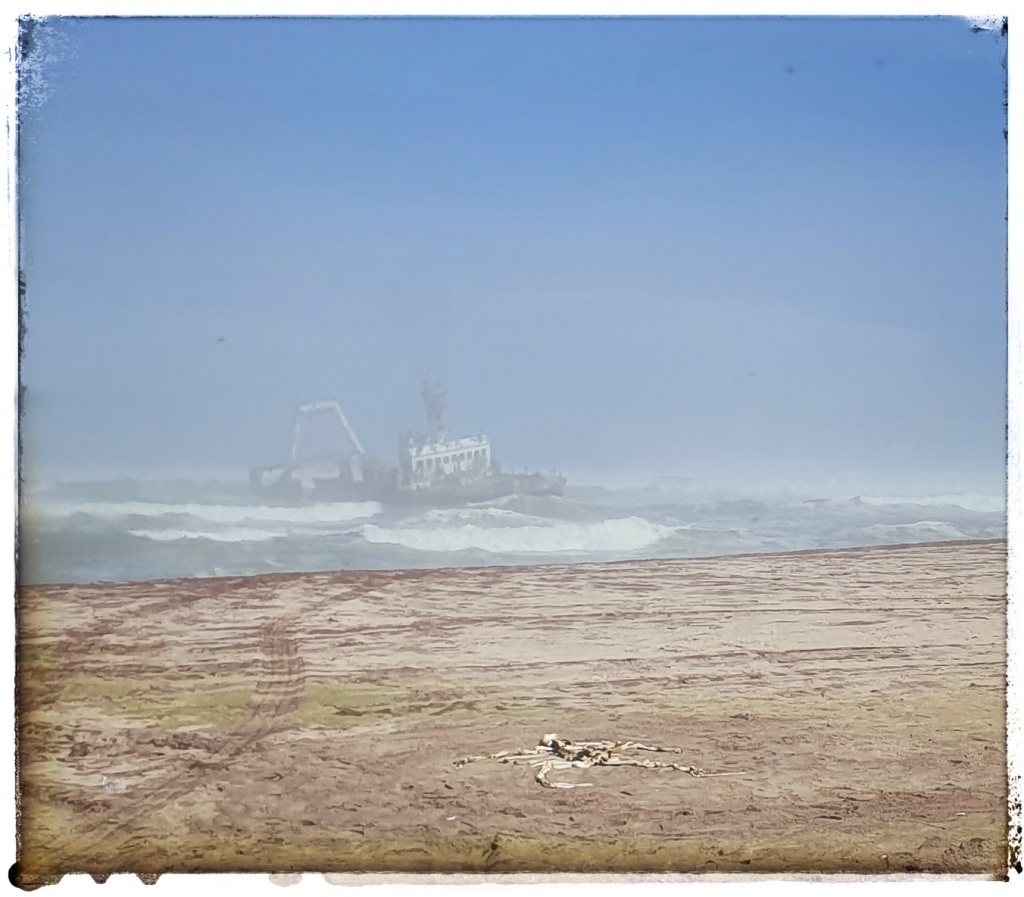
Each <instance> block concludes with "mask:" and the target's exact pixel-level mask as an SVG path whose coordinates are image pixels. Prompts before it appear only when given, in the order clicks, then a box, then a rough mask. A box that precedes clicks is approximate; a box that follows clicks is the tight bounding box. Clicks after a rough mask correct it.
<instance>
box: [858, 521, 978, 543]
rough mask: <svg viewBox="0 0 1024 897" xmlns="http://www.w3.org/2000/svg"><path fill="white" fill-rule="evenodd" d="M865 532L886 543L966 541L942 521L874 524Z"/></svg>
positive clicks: (960, 534) (954, 529) (963, 536)
mask: <svg viewBox="0 0 1024 897" xmlns="http://www.w3.org/2000/svg"><path fill="white" fill-rule="evenodd" d="M864 531H865V532H867V533H869V534H870V535H872V536H873V537H875V538H876V539H879V540H883V541H886V542H901V541H906V540H908V539H909V540H911V541H914V542H925V541H932V540H947V539H950V540H951V539H967V538H970V537H969V536H967V535H965V534H964V533H962V532H960V530H958V529H957V528H956V527H955V526H953V525H952V524H949V523H946V522H945V521H942V520H918V521H917V522H916V523H875V524H873V525H872V526H868V527H865V530H864Z"/></svg>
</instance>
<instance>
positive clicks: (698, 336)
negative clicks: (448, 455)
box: [20, 19, 1006, 485]
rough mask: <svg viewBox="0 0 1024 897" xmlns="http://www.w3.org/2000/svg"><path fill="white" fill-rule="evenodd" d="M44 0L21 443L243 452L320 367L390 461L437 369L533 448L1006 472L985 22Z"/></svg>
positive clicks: (475, 418) (700, 464) (166, 457)
mask: <svg viewBox="0 0 1024 897" xmlns="http://www.w3.org/2000/svg"><path fill="white" fill-rule="evenodd" d="M44 28H45V30H48V31H49V32H50V34H51V35H52V34H53V33H57V34H60V35H64V36H66V40H64V41H62V42H60V46H61V47H62V50H61V53H62V55H63V58H62V59H57V60H54V61H51V62H49V63H48V64H47V65H46V66H45V67H44V74H45V76H46V80H47V83H48V87H49V89H50V91H51V93H50V95H49V96H48V98H47V99H46V100H45V102H42V103H39V104H38V105H36V106H35V107H33V108H30V109H27V110H26V111H25V113H24V114H23V115H22V118H21V127H22V132H21V137H22V150H21V177H22V180H21V191H20V203H21V210H22V217H23V223H24V229H23V234H24V243H23V246H22V256H23V265H24V268H25V271H26V278H27V283H28V292H27V306H28V310H29V317H28V320H27V326H28V335H27V339H26V343H25V362H24V369H23V383H24V384H25V385H26V386H27V387H28V391H29V394H28V401H27V405H26V414H25V417H24V422H23V423H24V439H25V453H26V457H27V458H28V459H30V460H31V461H32V463H36V464H38V465H44V464H51V463H52V464H62V465H75V464H111V465H127V466H138V467H143V466H147V465H160V466H164V465H168V466H187V465H210V466H239V467H244V466H245V465H247V464H248V463H250V462H251V461H255V460H260V459H268V458H271V457H274V456H275V455H278V454H281V453H283V451H284V450H285V449H286V447H287V441H288V428H289V426H290V424H289V420H290V413H291V407H292V405H293V404H295V403H298V402H302V401H307V400H310V399H315V398H321V397H328V396H333V397H336V398H337V399H339V400H340V401H341V403H342V405H343V406H344V407H345V409H346V411H347V412H348V415H349V418H350V419H351V421H352V423H353V425H354V426H355V427H356V430H357V431H358V432H359V434H360V437H361V438H362V439H363V442H364V443H365V444H366V445H367V447H368V448H370V449H371V450H373V451H374V452H376V453H378V454H380V455H381V456H382V457H384V458H386V459H389V460H390V459H391V458H392V457H393V456H394V439H395V435H396V434H397V432H398V431H399V430H401V429H405V428H408V427H410V426H415V425H418V424H419V423H420V420H421V410H420V408H419V406H418V395H417V392H418V372H419V371H421V370H423V369H431V370H433V371H434V372H435V374H436V375H437V376H438V377H439V378H440V379H441V380H442V381H444V382H445V383H446V385H447V386H448V387H449V390H450V397H451V415H450V417H451V422H452V424H453V425H454V427H455V428H456V429H466V430H473V431H475V430H477V429H483V430H486V431H487V432H488V433H489V434H490V435H491V437H492V439H493V440H494V441H495V443H496V451H497V454H498V455H499V457H502V458H503V459H505V461H506V463H508V464H510V465H512V466H521V465H531V466H536V467H541V468H561V469H565V470H569V471H572V470H585V471H596V472H600V471H618V472H622V471H636V472H637V473H638V475H640V474H643V475H646V474H648V473H651V474H653V473H664V474H677V475H695V476H701V475H705V474H711V473H713V472H714V473H718V474H722V473H729V472H742V474H741V475H742V477H743V478H744V479H757V478H758V477H759V476H763V477H764V478H765V479H772V478H776V477H782V476H794V475H799V474H804V473H808V472H813V473H815V474H820V475H828V474H839V473H844V474H849V473H854V474H864V475H866V476H867V475H870V476H877V477H883V478H889V479H892V480H898V479H899V478H900V477H902V476H905V475H909V474H911V473H913V474H914V475H921V474H925V475H934V477H935V478H936V480H938V481H943V479H945V480H948V481H949V483H951V484H953V485H955V484H956V482H976V481H978V480H984V481H987V482H993V481H994V482H998V481H999V478H1000V477H1001V474H1002V466H1003V457H1004V428H1005V392H1006V371H1005V353H1006V342H1005V251H1006V242H1005V219H1004V214H1005V202H1006V162H1005V152H1006V144H1005V141H1004V138H1003V127H1004V114H1003V108H1002V102H1003V87H1004V83H1005V71H1004V70H1003V68H1002V65H1001V62H1002V58H1003V53H1004V49H1005V47H1004V45H1003V44H1002V43H1001V42H1000V41H999V40H998V39H997V38H996V37H995V36H994V35H992V34H991V33H979V34H975V33H972V32H971V30H970V28H969V26H968V24H967V23H966V22H964V21H963V20H957V19H906V20H898V19H888V20H883V19H805V20H796V19H789V20H786V19H645V20H629V19H604V20H594V19H591V20H581V19H566V20H535V19H534V20H531V19H521V20H509V19H491V20H452V19H439V20H403V19H389V20H383V19H312V20H297V19H266V20H244V19H196V20H157V19H122V20H117V19H92V20H90V19H84V20H68V21H63V22H61V21H54V20H51V21H50V22H49V23H48V24H47V25H46V26H44ZM42 39H43V41H44V42H46V41H51V43H52V38H51V37H50V36H48V35H47V34H44V35H43V36H42ZM218 337H223V338H224V339H223V341H221V342H219V341H218Z"/></svg>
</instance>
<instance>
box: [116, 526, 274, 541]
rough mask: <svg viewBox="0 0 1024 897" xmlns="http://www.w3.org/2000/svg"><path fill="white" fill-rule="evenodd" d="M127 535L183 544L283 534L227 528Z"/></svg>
mask: <svg viewBox="0 0 1024 897" xmlns="http://www.w3.org/2000/svg"><path fill="white" fill-rule="evenodd" d="M129 534H130V535H132V536H138V537H139V538H141V539H151V540H152V541H154V542H184V541H191V540H195V539H209V540H210V541H211V542H266V541H268V540H270V539H276V538H278V537H280V536H282V535H284V533H280V532H274V531H272V530H261V529H247V528H245V527H229V528H228V529H222V530H215V531H209V532H196V531H193V530H184V529H156V530H145V529H133V530H129Z"/></svg>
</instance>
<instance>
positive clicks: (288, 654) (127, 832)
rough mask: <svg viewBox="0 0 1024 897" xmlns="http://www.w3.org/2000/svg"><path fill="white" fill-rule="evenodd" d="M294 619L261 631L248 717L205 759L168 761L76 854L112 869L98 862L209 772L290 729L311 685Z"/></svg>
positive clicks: (78, 842)
mask: <svg viewBox="0 0 1024 897" xmlns="http://www.w3.org/2000/svg"><path fill="white" fill-rule="evenodd" d="M292 622H293V621H292V620H290V619H288V618H282V619H278V620H273V621H271V622H270V623H267V624H265V625H263V626H261V627H260V628H259V630H258V634H259V646H260V655H261V656H260V659H259V661H258V664H259V679H258V680H257V682H256V686H255V688H254V689H253V700H252V702H251V703H250V705H249V708H248V710H247V711H246V714H245V717H244V719H243V720H242V721H241V722H240V723H239V724H238V725H237V726H235V727H234V728H233V729H232V730H230V731H229V732H227V733H225V734H223V735H221V736H219V738H218V741H217V742H215V743H214V744H213V745H212V746H211V747H210V748H208V749H207V750H206V756H205V757H202V758H197V757H195V756H188V757H182V758H181V761H180V762H172V763H170V764H168V768H167V769H166V770H165V772H164V775H163V777H162V778H161V780H160V781H159V782H157V783H155V784H153V785H145V784H143V785H139V786H137V787H133V788H130V789H129V790H128V791H127V792H126V793H125V795H124V797H123V798H121V799H120V800H123V801H125V807H126V809H127V807H128V806H131V807H132V809H131V810H129V812H128V813H127V814H117V817H116V821H113V822H112V824H111V825H109V826H99V827H97V829H96V830H95V831H94V833H93V834H92V836H91V837H87V838H86V839H84V840H79V839H75V838H74V836H71V837H70V838H69V845H68V846H69V847H70V846H71V845H72V844H73V845H74V851H73V852H74V853H75V854H77V855H78V856H80V857H82V858H84V859H86V860H87V861H88V862H90V863H98V865H101V866H103V867H104V868H106V869H108V870H109V869H112V868H113V867H112V866H111V865H110V864H109V862H108V863H102V862H98V861H99V857H100V856H101V855H109V854H110V853H111V852H117V851H118V849H119V848H120V846H121V845H122V844H124V843H125V842H126V841H128V840H130V839H132V838H134V837H136V836H137V835H138V834H139V832H138V831H137V828H138V829H144V828H146V827H147V825H146V820H150V821H151V820H152V819H153V817H154V816H155V815H156V814H157V813H158V812H159V811H160V810H161V809H162V808H163V807H165V806H167V805H168V804H169V803H171V802H172V801H175V800H178V799H179V798H181V797H184V796H185V795H186V794H188V793H190V792H192V791H194V790H196V789H197V788H200V787H202V786H203V785H207V784H211V783H212V780H211V778H210V776H209V775H208V773H210V772H213V771H215V770H218V769H224V768H226V766H227V764H228V763H229V762H230V761H232V760H233V759H235V758H236V757H238V756H240V755H241V754H243V753H245V751H246V750H247V749H251V748H252V747H254V746H255V745H256V744H257V743H258V742H259V741H261V740H262V739H265V738H267V737H269V736H271V735H274V734H276V733H278V732H281V731H285V730H287V729H288V728H289V723H288V721H287V717H288V716H289V715H290V714H291V713H293V712H294V711H295V710H297V709H298V707H299V704H300V702H301V701H302V696H303V693H304V691H305V686H306V679H305V664H304V662H303V660H302V657H301V656H300V654H299V652H298V646H297V644H296V642H295V639H294V636H293V635H292V634H291V632H290V624H291V623H292ZM211 740H212V739H211ZM183 763H185V764H187V766H186V767H185V768H184V769H182V768H180V767H181V765H182V764H183ZM129 801H130V804H128V802H129ZM112 809H113V807H112Z"/></svg>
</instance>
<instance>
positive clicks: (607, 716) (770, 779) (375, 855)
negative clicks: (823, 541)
mask: <svg viewBox="0 0 1024 897" xmlns="http://www.w3.org/2000/svg"><path fill="white" fill-rule="evenodd" d="M1005 574H1006V543H1005V541H992V542H959V543H942V544H931V545H917V546H897V547H883V548H864V549H851V550H838V551H818V552H798V553H789V554H774V555H757V556H745V557H726V558H710V559H696V560H678V561H676V560H659V561H637V562H625V563H616V564H601V565H584V566H546V567H532V568H529V567H523V568H507V567H505V568H496V567H491V568H476V569H453V570H431V571H401V572H372V573H353V572H345V573H320V574H294V575H291V574H289V575H272V576H262V577H242V578H226V579H201V580H198V579H191V580H173V581H170V580H169V581H160V582H147V583H128V584H116V585H111V584H96V585H73V586H71V585H68V586H31V587H28V586H27V587H23V588H21V589H19V591H18V600H19V630H20V631H19V648H18V654H19V657H18V659H19V685H20V692H19V706H20V722H19V751H20V787H21V813H22V816H21V847H20V859H19V862H20V867H19V868H20V873H21V877H22V881H23V882H26V883H31V882H33V881H39V880H42V879H45V878H46V877H48V876H53V875H59V874H61V873H65V872H72V871H89V872H112V871H121V870H130V871H136V872H147V873H159V872H172V871H174V872H179V871H289V870H302V871H323V872H327V871H333V872H344V871H370V870H373V871H401V872H427V871H431V872H437V871H452V872H455V871H460V872H464V871H489V872H512V871H527V870H529V871H577V872H611V871H624V872H625V871H631V872H635V871H657V872H667V871H719V872H720V871H742V872H772V871H782V870H788V871H847V872H906V871H922V872H958V873H979V874H989V875H1001V874H1003V873H1004V872H1005V870H1006V833H1007V809H1006V788H1007V785H1006V755H1005V673H1006V669H1005V658H1006V650H1005V610H1006V609H1005V583H1006V580H1005ZM552 732H554V733H558V734H560V735H562V736H565V737H567V738H571V739H576V740H583V739H598V740H601V739H608V740H612V741H624V740H637V741H642V742H647V743H651V744H656V745H663V746H671V747H678V748H681V749H682V753H681V754H680V755H679V756H678V757H675V758H673V759H676V760H678V761H679V762H681V763H684V764H691V765H694V766H699V767H702V768H704V769H706V770H708V771H709V772H737V771H738V772H742V773H743V774H742V775H737V776H731V777H722V778H693V777H691V776H689V775H686V774H685V773H683V772H680V771H676V770H671V769H643V768H635V767H621V768H603V767H598V768H592V769H583V770H576V769H574V770H569V771H566V772H559V773H557V774H554V773H553V774H552V776H551V778H552V780H559V781H565V782H580V783H582V782H589V783H591V785H592V787H584V788H575V789H564V790H563V789H559V790H552V789H545V788H542V787H540V786H539V785H538V784H537V783H536V782H535V781H534V770H532V769H531V768H529V767H528V766H525V765H510V764H509V765H503V764H501V763H498V762H497V761H493V760H484V761H479V762H474V763H471V764H468V765H466V766H463V767H461V768H457V767H456V766H455V765H453V761H455V760H457V759H458V758H460V757H463V756H466V755H474V754H488V753H492V752H496V751H500V750H504V749H511V748H530V747H533V746H535V745H536V744H537V741H538V739H539V738H540V737H541V736H542V735H543V734H545V733H552Z"/></svg>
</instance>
